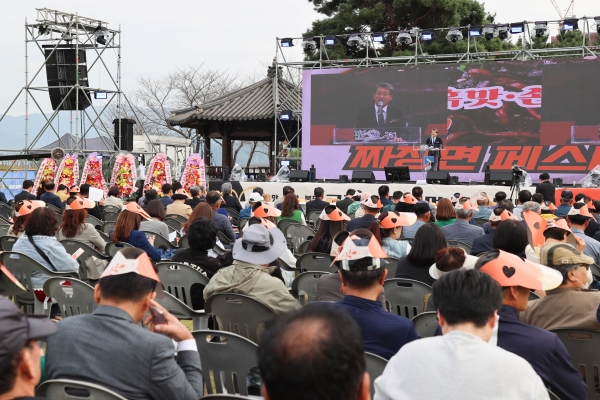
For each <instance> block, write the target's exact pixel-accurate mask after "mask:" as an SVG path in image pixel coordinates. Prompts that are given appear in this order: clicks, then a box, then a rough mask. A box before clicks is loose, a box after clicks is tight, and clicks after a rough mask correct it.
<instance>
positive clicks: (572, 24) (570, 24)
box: [560, 19, 579, 32]
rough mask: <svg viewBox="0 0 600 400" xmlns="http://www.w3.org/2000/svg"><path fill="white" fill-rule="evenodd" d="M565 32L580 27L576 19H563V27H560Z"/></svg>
mask: <svg viewBox="0 0 600 400" xmlns="http://www.w3.org/2000/svg"><path fill="white" fill-rule="evenodd" d="M560 29H561V30H562V31H563V32H566V31H576V30H578V29H579V25H578V24H577V20H576V19H565V20H564V21H563V24H562V27H561V28H560Z"/></svg>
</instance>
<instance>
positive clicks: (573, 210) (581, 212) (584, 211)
mask: <svg viewBox="0 0 600 400" xmlns="http://www.w3.org/2000/svg"><path fill="white" fill-rule="evenodd" d="M567 215H581V216H582V217H589V218H592V214H590V211H589V210H588V208H587V206H586V205H585V204H584V205H583V207H581V208H575V207H571V209H570V210H569V213H568V214H567Z"/></svg>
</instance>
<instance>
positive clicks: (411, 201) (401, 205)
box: [394, 193, 419, 213]
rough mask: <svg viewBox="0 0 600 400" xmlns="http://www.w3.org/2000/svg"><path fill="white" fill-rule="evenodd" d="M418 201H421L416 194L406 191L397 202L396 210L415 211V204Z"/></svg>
mask: <svg viewBox="0 0 600 400" xmlns="http://www.w3.org/2000/svg"><path fill="white" fill-rule="evenodd" d="M418 202H419V201H418V200H417V199H416V198H415V196H413V195H412V194H410V193H405V194H404V195H403V196H402V198H401V199H400V201H399V202H398V203H396V208H395V209H394V211H397V212H404V213H414V212H415V205H416V204H417V203H418Z"/></svg>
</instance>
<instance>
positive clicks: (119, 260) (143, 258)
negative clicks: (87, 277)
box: [100, 251, 164, 298]
mask: <svg viewBox="0 0 600 400" xmlns="http://www.w3.org/2000/svg"><path fill="white" fill-rule="evenodd" d="M132 272H133V273H135V274H138V275H141V276H144V277H146V278H150V279H152V280H154V281H156V282H157V283H160V278H159V277H158V274H157V273H156V270H155V269H154V266H153V265H152V261H150V258H149V257H148V254H146V253H142V254H140V256H139V257H138V258H136V259H129V258H125V256H124V255H123V254H121V252H120V251H119V252H118V253H117V254H115V256H114V257H113V258H112V260H111V261H110V263H109V264H108V265H107V266H106V269H105V270H104V272H103V273H102V275H100V279H102V278H105V277H107V276H114V275H124V274H129V273H132ZM155 291H156V297H158V298H163V297H164V293H163V291H162V288H161V287H160V286H159V285H156V289H155Z"/></svg>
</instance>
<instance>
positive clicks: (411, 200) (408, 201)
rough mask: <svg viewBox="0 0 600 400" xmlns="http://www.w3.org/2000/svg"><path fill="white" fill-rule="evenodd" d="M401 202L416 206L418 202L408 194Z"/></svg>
mask: <svg viewBox="0 0 600 400" xmlns="http://www.w3.org/2000/svg"><path fill="white" fill-rule="evenodd" d="M402 201H404V202H405V203H406V204H417V203H418V202H419V200H417V198H416V197H415V196H413V195H412V194H410V193H408V194H405V195H404V196H403V197H402Z"/></svg>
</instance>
